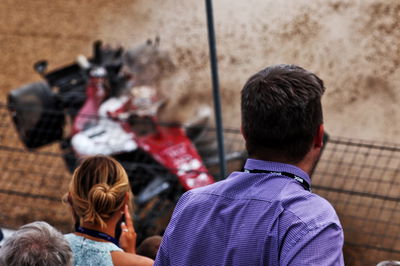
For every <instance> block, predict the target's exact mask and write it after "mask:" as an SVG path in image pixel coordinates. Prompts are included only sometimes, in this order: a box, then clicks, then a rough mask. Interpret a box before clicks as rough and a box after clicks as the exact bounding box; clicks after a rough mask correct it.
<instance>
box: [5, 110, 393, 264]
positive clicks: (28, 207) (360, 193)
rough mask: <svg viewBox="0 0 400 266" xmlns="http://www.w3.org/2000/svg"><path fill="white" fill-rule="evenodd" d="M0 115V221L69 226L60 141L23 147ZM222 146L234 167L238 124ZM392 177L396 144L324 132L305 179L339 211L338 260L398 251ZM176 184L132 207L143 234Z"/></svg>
mask: <svg viewBox="0 0 400 266" xmlns="http://www.w3.org/2000/svg"><path fill="white" fill-rule="evenodd" d="M0 118H1V120H0V121H1V123H0V150H1V152H0V170H1V173H2V174H1V176H0V201H1V204H0V208H1V211H0V226H1V227H9V228H17V227H18V226H20V225H22V224H25V223H28V222H31V221H35V220H46V221H48V222H50V223H51V224H53V225H54V226H56V227H57V228H59V229H61V230H63V231H64V232H67V231H70V230H71V228H72V221H71V219H70V218H69V217H70V215H69V213H68V210H67V208H66V207H65V206H63V205H62V203H61V200H60V199H61V197H62V195H63V194H64V193H65V192H66V191H67V189H68V188H67V187H68V183H69V180H70V175H71V174H70V171H69V170H68V167H67V166H66V165H68V163H66V162H68V160H67V159H68V156H66V154H65V152H62V149H61V148H60V146H61V145H60V143H53V144H50V145H46V146H44V147H40V148H37V149H35V150H31V151H29V150H27V149H26V148H25V147H24V145H23V144H22V143H21V141H20V139H19V138H18V135H17V133H16V130H15V127H14V125H13V123H12V120H11V116H10V113H9V111H8V110H7V107H6V105H4V104H2V105H0ZM164 126H167V125H164ZM47 128H50V127H47ZM195 131H196V130H195ZM203 131H204V132H205V133H203V137H202V138H201V140H197V141H199V143H200V146H199V147H201V146H204V147H207V148H206V149H204V150H199V153H200V154H201V156H202V157H203V159H205V160H204V162H205V164H206V165H207V168H208V170H209V172H210V173H211V174H212V175H214V176H216V178H217V179H218V178H219V177H218V173H219V169H218V155H217V152H216V149H217V145H216V143H215V130H214V129H205V130H203ZM225 149H226V153H227V159H229V160H230V161H229V163H228V170H229V171H233V170H238V169H240V168H241V167H242V166H243V160H244V156H245V154H244V153H243V151H244V144H243V140H242V138H241V136H240V132H239V131H238V130H226V131H225ZM134 156H136V157H134ZM134 156H133V155H132V154H131V155H130V156H129V157H126V156H125V157H124V156H122V157H119V158H118V159H119V160H120V161H121V162H122V164H123V165H124V167H125V168H126V169H127V172H128V174H129V175H136V176H143V177H146V173H147V174H148V171H147V170H149V169H150V173H157V174H156V175H163V176H164V178H166V179H168V178H172V179H173V178H175V177H174V176H173V175H172V174H171V172H170V171H168V169H165V168H163V167H162V166H160V165H157V164H155V163H154V161H153V160H152V159H151V158H147V159H146V158H145V159H144V158H143V157H140V156H144V155H143V154H141V155H140V154H135V155H134ZM146 169H147V170H146ZM146 171H147V172H146ZM399 178H400V145H398V144H391V143H378V142H373V141H361V140H355V139H343V138H337V137H332V136H331V137H330V138H329V140H328V142H327V144H326V145H325V149H324V152H323V154H322V156H321V159H320V161H319V163H318V165H317V167H316V169H315V171H314V174H313V177H312V185H313V189H314V192H315V193H317V194H320V195H321V196H323V197H324V198H326V199H328V200H329V201H330V202H331V203H332V204H333V206H334V207H335V209H336V211H337V213H338V215H339V217H340V220H341V222H342V225H343V228H344V231H345V248H344V254H345V260H346V265H375V264H376V263H378V262H379V261H382V260H388V259H398V258H399V257H400V180H399ZM175 179H176V178H175ZM145 180H146V178H145ZM135 182H136V184H134V185H133V187H140V183H138V182H139V181H137V180H136V181H135ZM177 190H178V188H177V187H174V188H173V189H172V190H171V191H173V192H174V193H172V194H168V193H167V194H164V195H165V196H163V197H162V198H157V199H156V200H153V201H151V202H150V203H149V204H147V205H146V206H144V207H141V209H140V208H139V209H138V212H137V215H138V216H137V217H138V218H140V216H143V217H145V219H144V220H143V219H142V221H145V220H151V222H150V225H151V228H150V231H151V232H162V229H163V228H164V226H165V225H166V224H167V222H168V219H169V215H170V214H171V212H172V210H173V207H174V204H175V202H176V200H177V198H179V196H180V195H181V194H180V193H181V192H182V191H178V192H177ZM160 210H163V211H160ZM143 217H142V218H143ZM154 221H157V222H156V224H155V223H154ZM151 232H150V233H151Z"/></svg>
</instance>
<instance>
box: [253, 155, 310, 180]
mask: <svg viewBox="0 0 400 266" xmlns="http://www.w3.org/2000/svg"><path fill="white" fill-rule="evenodd" d="M249 158H250V159H256V160H262V161H270V162H277V163H285V164H290V165H294V166H296V167H298V168H300V169H301V170H303V171H304V172H306V173H307V174H308V175H311V173H312V170H313V169H314V165H315V162H314V160H312V158H310V156H308V154H307V155H306V156H305V157H304V158H303V159H302V160H300V161H299V162H293V161H289V160H287V159H286V158H284V157H279V156H277V157H275V156H274V158H270V157H268V156H257V155H254V156H249Z"/></svg>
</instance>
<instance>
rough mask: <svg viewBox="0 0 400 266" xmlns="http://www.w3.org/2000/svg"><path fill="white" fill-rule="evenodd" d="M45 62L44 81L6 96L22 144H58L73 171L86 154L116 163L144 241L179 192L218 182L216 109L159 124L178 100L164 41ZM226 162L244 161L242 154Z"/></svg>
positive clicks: (159, 226) (159, 228)
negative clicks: (168, 83)
mask: <svg viewBox="0 0 400 266" xmlns="http://www.w3.org/2000/svg"><path fill="white" fill-rule="evenodd" d="M47 64H48V63H47V61H39V62H37V63H36V64H35V65H34V68H35V70H36V71H37V72H38V73H39V74H41V75H42V77H43V79H44V80H43V81H41V82H36V83H31V84H27V85H25V86H23V87H20V88H17V89H14V90H12V91H11V92H10V93H9V96H8V107H9V110H10V112H11V114H12V118H13V121H14V123H15V126H16V129H17V131H18V134H19V137H20V139H21V140H22V142H23V143H24V145H25V146H26V147H27V148H28V149H30V150H34V149H37V148H39V147H42V146H44V145H47V144H49V143H52V142H59V143H60V148H61V152H62V154H63V158H64V160H65V162H66V165H67V167H68V169H69V170H70V171H73V170H74V168H75V167H76V164H77V160H78V159H79V158H80V157H82V156H87V155H94V154H104V155H109V156H113V157H114V158H116V159H117V160H119V161H120V162H121V164H122V165H123V166H124V168H125V169H126V171H127V173H128V175H129V178H130V182H131V186H132V191H133V193H134V195H135V203H136V206H137V207H136V212H135V216H134V217H135V222H136V227H137V232H138V242H139V243H140V241H141V240H143V239H144V238H145V237H147V236H149V235H154V234H162V233H163V230H164V229H165V227H166V225H167V223H168V220H169V218H170V215H171V213H172V210H173V208H174V206H175V204H176V202H177V200H178V199H179V197H180V196H181V195H182V193H184V192H185V191H187V190H190V189H192V188H196V187H200V186H204V185H208V184H211V183H213V182H215V181H216V178H215V176H216V174H215V173H211V172H210V171H209V169H210V167H211V168H212V167H215V165H217V164H218V160H217V158H218V156H217V145H216V138H215V135H214V133H215V132H213V131H212V130H210V128H209V120H210V118H211V113H212V112H211V108H210V107H209V106H206V105H199V106H198V108H197V110H195V112H194V115H193V117H192V118H191V119H190V120H189V121H162V119H160V117H162V114H163V113H164V112H165V110H166V107H167V106H168V104H169V101H170V99H171V97H173V95H170V94H169V93H168V88H164V87H163V80H164V79H166V78H171V76H173V73H174V71H175V68H176V67H175V65H174V64H173V63H172V61H171V59H170V58H169V55H168V53H166V52H165V51H162V50H161V49H160V48H159V39H156V40H155V41H147V42H146V43H145V44H143V45H140V46H139V47H137V48H135V49H132V50H127V51H124V49H122V48H112V47H110V46H105V45H102V43H101V42H99V41H98V42H95V43H94V53H93V56H92V57H91V58H86V57H84V56H82V55H80V56H78V58H77V60H76V62H74V63H72V64H70V65H67V66H64V67H62V68H59V69H55V70H52V71H49V72H48V71H46V70H47ZM226 157H227V159H228V160H239V161H243V160H244V157H245V154H244V153H243V152H233V153H231V154H227V156H226ZM217 178H218V177H217Z"/></svg>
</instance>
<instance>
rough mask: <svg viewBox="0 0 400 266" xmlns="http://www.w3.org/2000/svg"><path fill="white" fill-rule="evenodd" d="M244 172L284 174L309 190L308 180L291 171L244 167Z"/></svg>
mask: <svg viewBox="0 0 400 266" xmlns="http://www.w3.org/2000/svg"><path fill="white" fill-rule="evenodd" d="M244 172H245V173H251V174H277V175H284V176H287V177H290V178H292V179H294V180H296V181H297V182H299V183H300V185H302V186H303V187H304V188H305V189H306V190H308V191H310V192H311V186H310V184H308V182H307V181H306V180H304V178H301V177H300V176H297V175H295V174H292V173H288V172H278V171H268V170H260V169H252V170H249V169H244Z"/></svg>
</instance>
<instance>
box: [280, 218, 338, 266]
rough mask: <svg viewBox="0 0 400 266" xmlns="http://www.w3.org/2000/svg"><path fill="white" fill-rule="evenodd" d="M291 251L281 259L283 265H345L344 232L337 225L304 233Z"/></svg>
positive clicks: (293, 244)
mask: <svg viewBox="0 0 400 266" xmlns="http://www.w3.org/2000/svg"><path fill="white" fill-rule="evenodd" d="M304 232H305V233H304V235H302V236H301V237H300V238H299V239H298V240H297V241H296V243H294V242H291V243H289V245H291V247H290V248H289V251H288V252H287V253H286V254H285V256H284V257H281V265H310V266H311V265H316V266H317V265H326V266H328V265H335V266H336V265H338V266H342V265H344V260H343V251H342V249H343V241H344V237H343V230H342V228H341V227H340V226H338V225H337V224H335V223H332V224H329V225H326V226H320V227H317V228H314V229H312V230H308V231H304Z"/></svg>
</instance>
